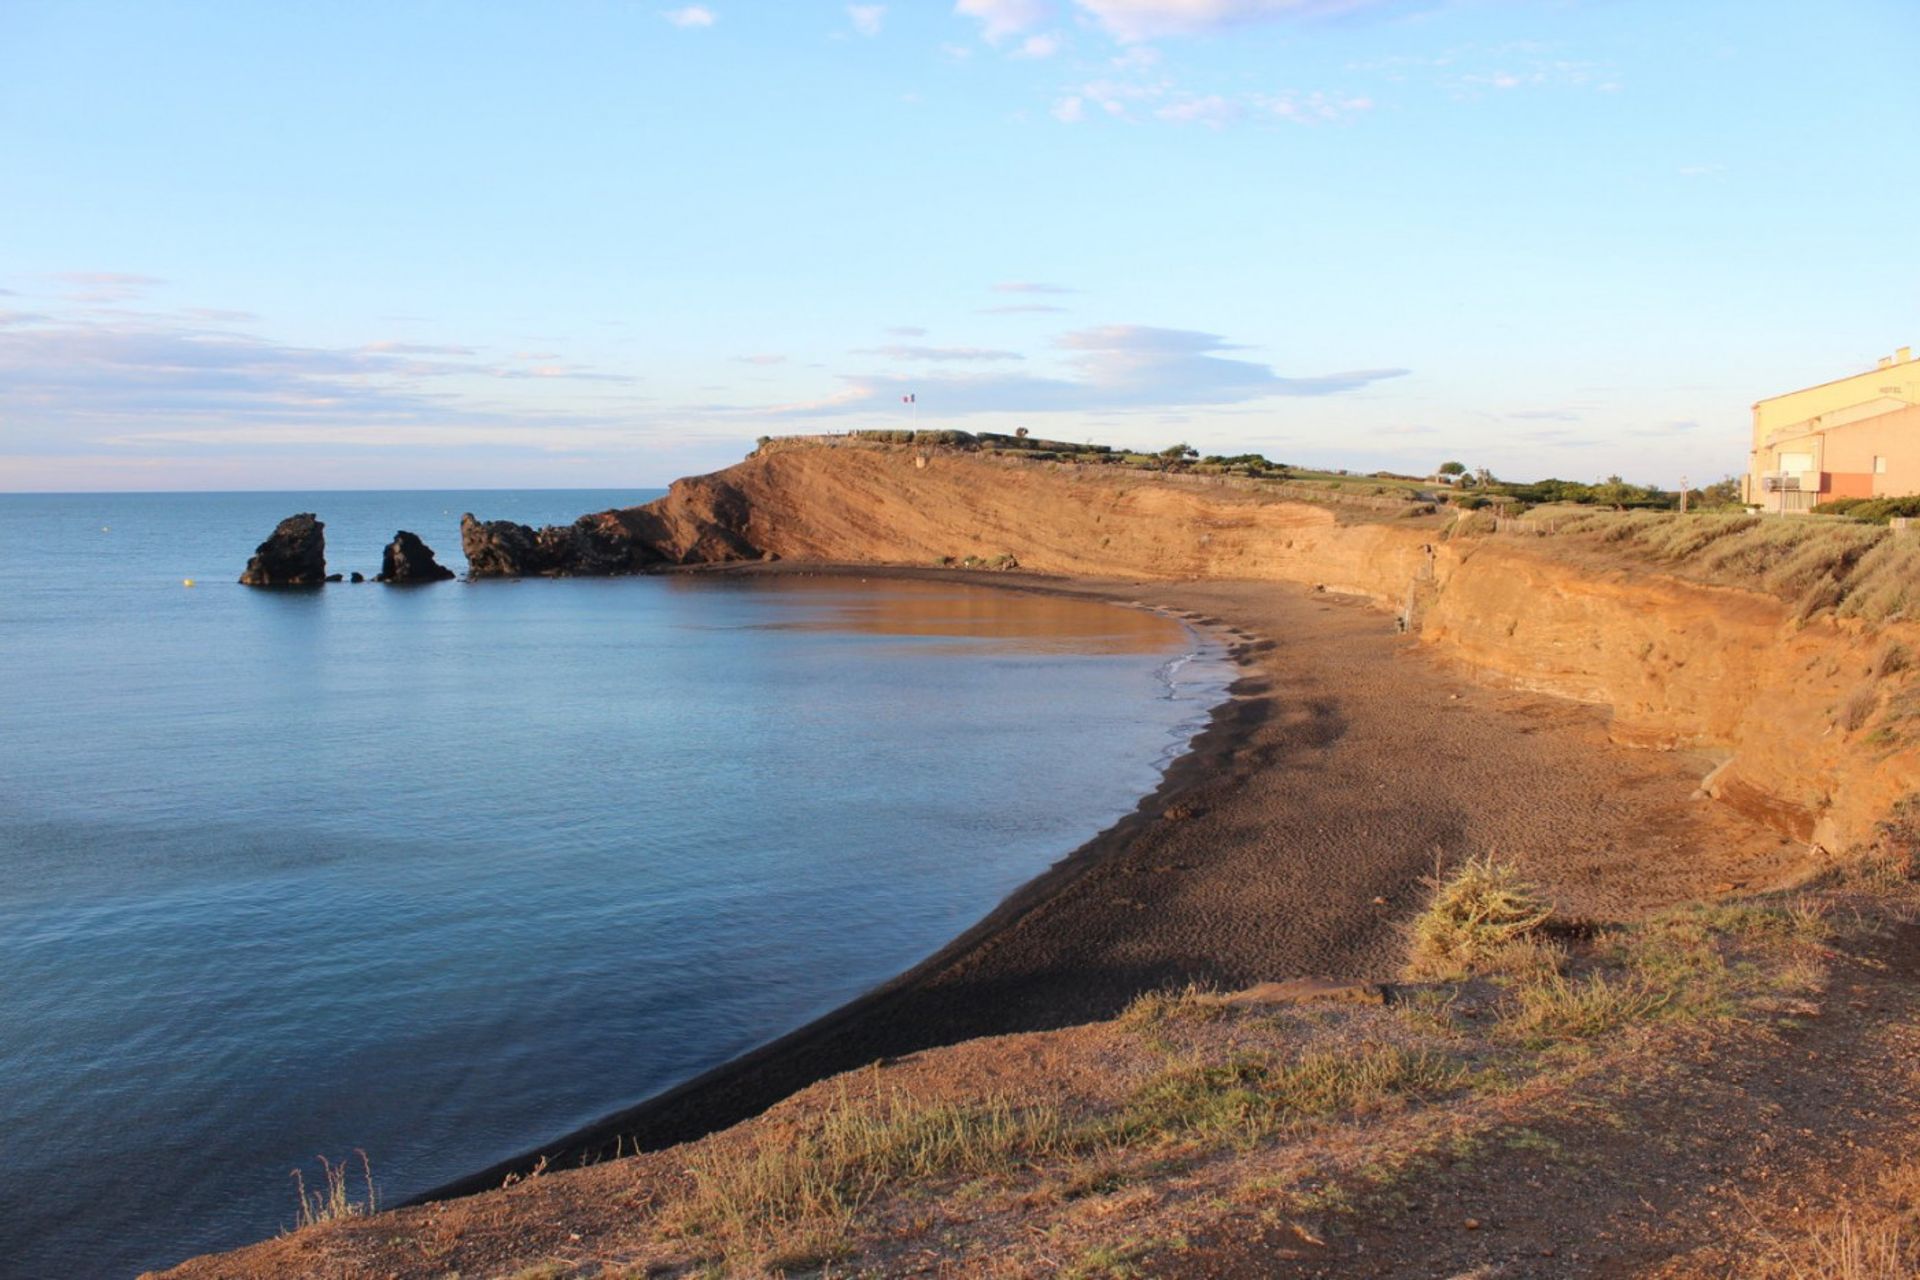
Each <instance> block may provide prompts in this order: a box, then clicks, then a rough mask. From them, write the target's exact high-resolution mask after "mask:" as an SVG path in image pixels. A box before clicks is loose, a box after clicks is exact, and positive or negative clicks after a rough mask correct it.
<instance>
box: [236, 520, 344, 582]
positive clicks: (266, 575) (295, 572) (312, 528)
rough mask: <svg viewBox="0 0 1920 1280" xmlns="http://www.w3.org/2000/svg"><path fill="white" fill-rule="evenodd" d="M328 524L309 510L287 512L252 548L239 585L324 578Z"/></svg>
mask: <svg viewBox="0 0 1920 1280" xmlns="http://www.w3.org/2000/svg"><path fill="white" fill-rule="evenodd" d="M326 528H327V526H326V525H324V524H322V523H321V522H320V521H319V520H317V519H315V518H314V516H313V513H312V512H304V513H302V514H300V515H297V516H288V517H287V518H286V519H285V520H282V521H281V522H280V523H279V525H278V526H276V527H275V529H274V531H273V534H272V536H271V537H269V538H268V539H267V540H266V541H265V542H263V543H261V544H260V545H259V546H258V547H255V548H254V551H253V558H252V559H251V560H249V561H247V568H246V572H244V573H242V574H241V575H240V585H242V586H246V587H317V586H319V585H320V584H321V583H323V582H325V581H326V580H327V537H326Z"/></svg>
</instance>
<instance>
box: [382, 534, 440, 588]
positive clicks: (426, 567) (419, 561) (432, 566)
mask: <svg viewBox="0 0 1920 1280" xmlns="http://www.w3.org/2000/svg"><path fill="white" fill-rule="evenodd" d="M451 577H453V570H451V569H449V568H447V567H446V566H445V565H443V564H441V563H440V562H439V561H438V560H435V559H434V558H433V548H432V547H429V546H428V545H427V544H426V543H424V542H422V541H420V535H419V534H417V533H409V532H407V531H406V530H405V529H402V530H400V531H399V532H398V533H396V534H394V535H393V541H392V542H390V543H388V544H387V549H386V551H384V552H383V553H381V556H380V572H379V573H378V574H377V575H376V576H375V577H374V581H375V582H387V583H392V584H394V585H396V586H406V585H410V584H412V583H418V582H445V581H446V580H447V579H449V578H451Z"/></svg>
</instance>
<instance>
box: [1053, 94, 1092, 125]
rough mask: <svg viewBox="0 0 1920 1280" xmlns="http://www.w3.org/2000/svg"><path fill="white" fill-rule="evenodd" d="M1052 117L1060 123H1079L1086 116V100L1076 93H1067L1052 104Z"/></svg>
mask: <svg viewBox="0 0 1920 1280" xmlns="http://www.w3.org/2000/svg"><path fill="white" fill-rule="evenodd" d="M1053 118H1054V119H1055V120H1058V121H1059V122H1060V123H1061V124H1079V123H1080V122H1081V121H1082V120H1084V119H1086V118H1087V105H1086V100H1085V99H1083V98H1081V97H1080V95H1078V94H1069V95H1068V96H1066V97H1064V98H1062V99H1060V101H1058V102H1056V103H1054V104H1053Z"/></svg>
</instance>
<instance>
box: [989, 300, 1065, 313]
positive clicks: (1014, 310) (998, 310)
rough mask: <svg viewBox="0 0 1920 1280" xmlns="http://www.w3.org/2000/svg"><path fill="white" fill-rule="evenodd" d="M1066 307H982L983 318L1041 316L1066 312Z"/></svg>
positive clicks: (1036, 304) (1032, 304) (1029, 304)
mask: <svg viewBox="0 0 1920 1280" xmlns="http://www.w3.org/2000/svg"><path fill="white" fill-rule="evenodd" d="M1065 310H1066V308H1065V307H1056V306H1053V305H1052V304H1050V303H1046V302H1020V303H1014V304H1011V305H1009V306H1004V307H982V308H980V314H981V315H983V316H1017V315H1039V314H1042V313H1054V312H1064V311H1065Z"/></svg>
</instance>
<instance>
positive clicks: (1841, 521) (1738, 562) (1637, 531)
mask: <svg viewBox="0 0 1920 1280" xmlns="http://www.w3.org/2000/svg"><path fill="white" fill-rule="evenodd" d="M1505 527H1506V528H1507V529H1509V530H1510V531H1512V532H1513V533H1515V534H1522V535H1532V536H1541V537H1551V538H1570V539H1572V538H1577V539H1580V540H1583V541H1586V542H1590V543H1593V544H1595V545H1599V546H1604V547H1608V548H1612V549H1614V550H1617V551H1620V552H1623V553H1625V554H1628V555H1631V556H1634V557H1635V558H1637V559H1641V560H1645V561H1648V562H1650V563H1653V564H1657V565H1659V566H1661V567H1662V568H1665V569H1667V570H1669V571H1670V572H1673V573H1675V574H1676V575H1678V576H1680V577H1683V578H1689V579H1692V580H1694V581H1698V582H1706V583H1709V584H1712V585H1714V586H1725V587H1743V588H1746V589H1748V590H1757V591H1764V592H1767V593H1768V594H1771V595H1774V596H1777V597H1779V598H1780V599H1782V600H1785V601H1788V602H1789V603H1791V604H1792V605H1793V606H1794V608H1795V613H1796V615H1797V616H1798V617H1800V618H1802V619H1805V618H1809V617H1811V616H1813V615H1814V614H1815V613H1818V612H1820V611H1821V610H1823V609H1832V610H1834V611H1835V612H1836V613H1838V614H1839V615H1840V616H1842V617H1857V618H1863V619H1866V620H1867V621H1884V620H1887V619H1892V618H1899V617H1903V616H1906V615H1907V614H1908V613H1909V612H1911V611H1912V610H1913V609H1914V608H1916V607H1920V537H1914V536H1912V535H1905V534H1896V533H1893V532H1892V531H1890V530H1889V529H1887V528H1885V527H1884V526H1880V525H1874V524H1864V523H1860V522H1857V521H1853V520H1848V519H1846V518H1844V517H1839V516H1805V517H1793V518H1783V517H1761V516H1751V515H1738V514H1735V515H1728V514H1722V513H1707V514H1700V515H1694V514H1687V515H1681V514H1680V513H1679V512H1674V511H1605V510H1595V509H1594V508H1592V507H1581V506H1557V507H1540V508H1537V509H1536V510H1534V511H1531V512H1529V513H1528V514H1527V515H1526V516H1524V517H1521V518H1518V519H1515V520H1512V521H1509V522H1507V524H1506V526H1505ZM1492 532H1494V522H1493V521H1491V520H1461V521H1458V522H1456V523H1455V525H1454V526H1453V528H1452V529H1451V531H1450V533H1449V536H1452V537H1467V536H1478V535H1485V534H1490V533H1492Z"/></svg>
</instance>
